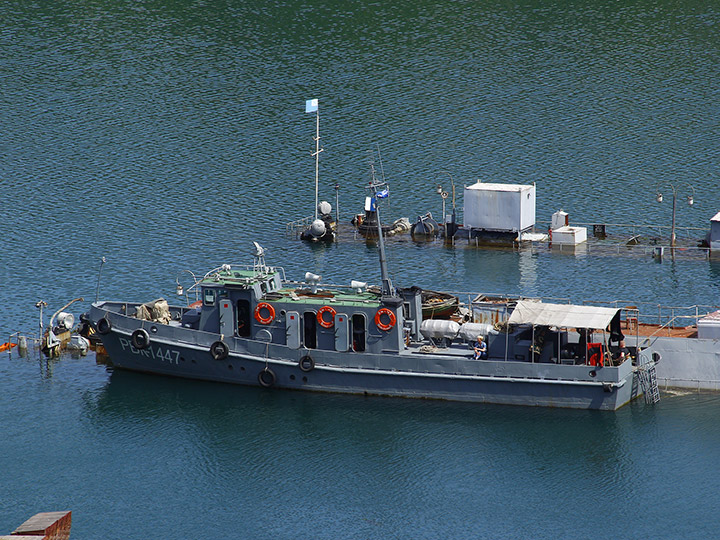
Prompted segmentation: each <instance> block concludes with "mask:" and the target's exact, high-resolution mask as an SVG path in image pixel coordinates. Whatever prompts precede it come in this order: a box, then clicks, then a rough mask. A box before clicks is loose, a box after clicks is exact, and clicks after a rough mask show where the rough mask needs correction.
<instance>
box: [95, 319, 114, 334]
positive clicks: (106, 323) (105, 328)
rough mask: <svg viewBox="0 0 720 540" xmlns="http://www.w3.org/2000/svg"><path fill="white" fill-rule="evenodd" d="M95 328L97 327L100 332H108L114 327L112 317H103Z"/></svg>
mask: <svg viewBox="0 0 720 540" xmlns="http://www.w3.org/2000/svg"><path fill="white" fill-rule="evenodd" d="M95 328H97V331H98V334H107V333H108V332H110V329H111V328H112V323H111V322H110V319H108V318H107V317H103V318H102V319H100V320H99V321H98V322H97V323H96V324H95Z"/></svg>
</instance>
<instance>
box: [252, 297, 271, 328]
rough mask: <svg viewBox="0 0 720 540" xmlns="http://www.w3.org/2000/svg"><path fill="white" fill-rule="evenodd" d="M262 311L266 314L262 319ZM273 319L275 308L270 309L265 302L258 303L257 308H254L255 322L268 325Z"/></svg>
mask: <svg viewBox="0 0 720 540" xmlns="http://www.w3.org/2000/svg"><path fill="white" fill-rule="evenodd" d="M263 309H266V310H267V312H268V315H267V317H263V316H262V314H261V313H260V312H261V311H262V310H263ZM274 319H275V308H274V307H272V306H271V305H270V304H268V303H267V302H260V303H259V304H258V305H257V306H255V320H256V321H257V322H259V323H260V324H270V323H271V322H273V320H274Z"/></svg>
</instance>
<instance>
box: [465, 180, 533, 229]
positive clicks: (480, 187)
mask: <svg viewBox="0 0 720 540" xmlns="http://www.w3.org/2000/svg"><path fill="white" fill-rule="evenodd" d="M463 205H464V206H463V215H464V223H463V224H464V225H465V227H471V228H473V229H486V230H490V231H510V232H518V231H524V230H526V229H529V228H530V227H532V226H534V225H535V186H534V185H530V186H527V185H518V184H490V183H487V184H484V183H482V182H478V183H476V184H473V185H472V186H466V187H465V193H464V197H463Z"/></svg>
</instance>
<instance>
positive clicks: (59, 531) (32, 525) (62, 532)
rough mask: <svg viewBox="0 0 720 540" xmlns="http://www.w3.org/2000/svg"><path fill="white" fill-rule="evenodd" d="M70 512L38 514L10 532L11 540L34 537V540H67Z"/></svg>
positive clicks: (70, 518)
mask: <svg viewBox="0 0 720 540" xmlns="http://www.w3.org/2000/svg"><path fill="white" fill-rule="evenodd" d="M71 525H72V512H69V511H67V512H40V513H39V514H35V515H34V516H33V517H31V518H30V519H28V520H27V521H26V522H25V523H23V524H22V525H20V526H19V527H18V528H17V529H15V530H14V531H13V532H12V535H11V537H12V538H18V537H21V536H30V537H34V538H35V540H40V538H39V537H42V540H67V539H68V538H69V537H70V527H71Z"/></svg>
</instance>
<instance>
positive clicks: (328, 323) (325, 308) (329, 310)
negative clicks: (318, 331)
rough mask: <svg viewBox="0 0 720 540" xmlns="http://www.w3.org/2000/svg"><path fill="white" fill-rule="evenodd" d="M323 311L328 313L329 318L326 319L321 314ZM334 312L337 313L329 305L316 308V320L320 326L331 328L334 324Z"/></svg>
mask: <svg viewBox="0 0 720 540" xmlns="http://www.w3.org/2000/svg"><path fill="white" fill-rule="evenodd" d="M325 313H329V314H330V320H329V321H326V320H325V317H323V315H324V314H325ZM335 313H337V312H336V311H335V310H334V309H333V308H331V307H330V306H323V307H321V308H320V309H318V312H317V322H318V324H319V325H320V326H322V327H323V328H332V327H333V326H334V325H335Z"/></svg>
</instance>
